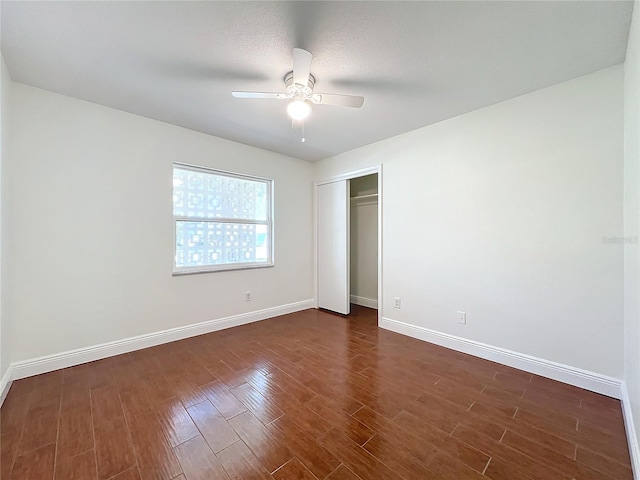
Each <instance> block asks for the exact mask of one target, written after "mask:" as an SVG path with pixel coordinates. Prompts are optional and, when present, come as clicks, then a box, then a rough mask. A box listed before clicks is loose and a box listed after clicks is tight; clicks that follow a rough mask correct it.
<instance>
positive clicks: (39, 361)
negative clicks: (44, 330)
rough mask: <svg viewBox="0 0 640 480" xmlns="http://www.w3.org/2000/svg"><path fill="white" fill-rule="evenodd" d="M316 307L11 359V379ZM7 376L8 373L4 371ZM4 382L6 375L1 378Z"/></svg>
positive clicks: (290, 307) (293, 306) (268, 311)
mask: <svg viewBox="0 0 640 480" xmlns="http://www.w3.org/2000/svg"><path fill="white" fill-rule="evenodd" d="M312 307H313V300H304V301H302V302H296V303H289V304H287V305H280V306H278V307H272V308H265V309H264V310H257V311H254V312H248V313H241V314H238V315H232V316H230V317H225V318H218V319H215V320H208V321H206V322H201V323H195V324H192V325H185V326H183V327H177V328H170V329H168V330H162V331H160V332H154V333H147V334H144V335H138V336H136V337H130V338H125V339H122V340H116V341H115V342H108V343H102V344H99V345H94V346H91V347H85V348H78V349H76V350H69V351H66V352H61V353H55V354H53V355H46V356H44V357H38V358H32V359H29V360H23V361H20V362H15V363H12V364H11V366H10V367H9V369H10V370H11V371H12V373H11V379H12V380H17V379H19V378H25V377H31V376H33V375H39V374H41V373H46V372H51V371H53V370H58V369H60V368H67V367H72V366H74V365H80V364H82V363H87V362H92V361H94V360H99V359H101V358H107V357H112V356H114V355H120V354H122V353H128V352H132V351H134V350H140V349H143V348H148V347H153V346H155V345H160V344H163V343H168V342H174V341H176V340H182V339H184V338H189V337H195V336H196V335H202V334H205V333H210V332H215V331H217V330H223V329H225V328H231V327H237V326H239V325H244V324H247V323H252V322H257V321H259V320H265V319H267V318H271V317H277V316H279V315H285V314H287V313H294V312H299V311H301V310H307V309H309V308H312ZM5 377H6V375H5ZM2 381H3V382H4V378H3V380H2Z"/></svg>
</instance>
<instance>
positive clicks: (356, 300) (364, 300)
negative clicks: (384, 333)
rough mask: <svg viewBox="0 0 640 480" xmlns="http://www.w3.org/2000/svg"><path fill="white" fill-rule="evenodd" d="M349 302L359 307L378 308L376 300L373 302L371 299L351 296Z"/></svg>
mask: <svg viewBox="0 0 640 480" xmlns="http://www.w3.org/2000/svg"><path fill="white" fill-rule="evenodd" d="M350 301H351V303H355V304H356V305H361V306H363V307H369V308H378V300H375V299H373V298H367V297H359V296H358V295H351V298H350Z"/></svg>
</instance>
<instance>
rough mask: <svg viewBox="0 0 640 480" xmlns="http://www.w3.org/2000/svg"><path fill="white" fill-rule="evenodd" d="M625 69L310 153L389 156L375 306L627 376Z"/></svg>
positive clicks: (332, 163)
mask: <svg viewBox="0 0 640 480" xmlns="http://www.w3.org/2000/svg"><path fill="white" fill-rule="evenodd" d="M622 80H623V69H622V66H615V67H611V68H608V69H605V70H602V71H599V72H596V73H593V74H591V75H587V76H584V77H580V78H577V79H574V80H571V81H568V82H565V83H562V84H559V85H556V86H552V87H549V88H546V89H543V90H539V91H537V92H533V93H530V94H528V95H524V96H521V97H518V98H515V99H512V100H509V101H505V102H502V103H500V104H497V105H493V106H491V107H487V108H483V109H481V110H477V111H474V112H471V113H469V114H466V115H462V116H460V117H456V118H453V119H450V120H447V121H443V122H441V123H438V124H435V125H431V126H428V127H424V128H421V129H418V130H415V131H413V132H409V133H406V134H403V135H400V136H397V137H394V138H391V139H388V140H384V141H381V142H378V143H376V144H372V145H369V146H366V147H362V148H359V149H356V150H353V151H351V152H347V153H344V154H341V155H338V156H336V157H333V158H329V159H326V160H323V161H321V162H318V163H317V164H315V166H314V168H315V177H316V178H317V179H321V178H328V177H331V176H333V175H337V174H339V173H344V172H348V171H353V170H357V169H359V168H365V167H368V166H372V165H376V164H380V163H383V164H384V176H383V199H382V202H383V229H384V233H383V272H384V274H383V275H384V278H383V298H382V301H383V312H382V313H383V316H384V317H386V318H390V319H392V320H397V321H401V322H406V323H409V324H412V325H416V326H419V327H424V328H428V329H432V330H435V331H438V332H444V333H448V334H452V335H456V336H460V337H464V338H467V339H472V340H475V341H479V342H483V343H486V344H489V345H493V346H498V347H502V348H506V349H509V350H513V351H516V352H520V353H524V354H528V355H532V356H536V357H540V358H543V359H546V360H551V361H555V362H559V363H561V364H565V365H569V366H573V367H578V368H582V369H586V370H590V371H593V372H597V373H600V374H604V375H609V376H612V377H616V378H621V376H622V365H623V359H622V346H623V324H622V323H623V322H622V315H623V312H622V310H623V306H622V304H623V300H622V291H623V283H622V282H623V247H622V245H620V244H604V243H603V237H605V236H607V237H609V236H618V237H620V236H621V235H622V233H623V228H622V209H621V205H622V142H623V138H622V112H623V108H622V105H623V103H622V102H623V99H622ZM393 297H400V298H401V300H402V308H401V309H400V310H397V309H394V308H393V301H392V299H393ZM458 310H461V311H466V312H467V325H458V324H457V323H456V311H458ZM596 352H597V353H596Z"/></svg>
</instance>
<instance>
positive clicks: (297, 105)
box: [287, 100, 311, 120]
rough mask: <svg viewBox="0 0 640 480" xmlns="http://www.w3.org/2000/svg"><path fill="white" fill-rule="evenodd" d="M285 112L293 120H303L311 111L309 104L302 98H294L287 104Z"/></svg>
mask: <svg viewBox="0 0 640 480" xmlns="http://www.w3.org/2000/svg"><path fill="white" fill-rule="evenodd" d="M287 113H288V114H289V116H290V117H291V118H292V119H293V120H304V119H305V118H307V117H308V116H309V114H310V113H311V105H309V103H307V102H305V101H304V100H294V101H293V102H291V103H290V104H289V105H287Z"/></svg>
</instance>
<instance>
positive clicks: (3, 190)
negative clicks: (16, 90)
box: [0, 56, 11, 398]
mask: <svg viewBox="0 0 640 480" xmlns="http://www.w3.org/2000/svg"><path fill="white" fill-rule="evenodd" d="M0 70H1V72H0V379H2V378H3V377H4V375H5V373H6V372H7V369H8V368H9V364H10V363H11V350H10V333H11V329H10V322H9V320H10V319H9V316H8V315H7V314H6V309H7V302H6V301H5V298H6V297H7V293H8V285H7V282H6V280H5V278H6V271H5V265H6V263H7V259H8V250H7V248H6V244H7V242H6V240H5V239H6V237H7V235H8V229H7V223H8V222H7V220H8V219H7V216H6V211H7V202H6V197H7V192H8V188H7V187H8V185H7V182H6V179H5V172H6V169H7V163H8V159H9V157H8V155H9V152H8V150H9V148H8V147H9V142H8V139H9V103H10V87H11V77H10V76H9V71H8V70H7V66H6V65H5V63H4V58H2V57H1V56H0ZM0 385H1V384H0ZM1 397H2V388H1V386H0V398H1Z"/></svg>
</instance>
